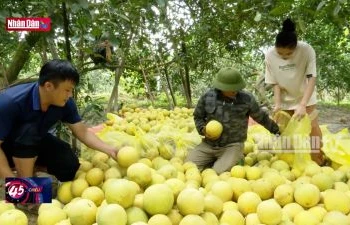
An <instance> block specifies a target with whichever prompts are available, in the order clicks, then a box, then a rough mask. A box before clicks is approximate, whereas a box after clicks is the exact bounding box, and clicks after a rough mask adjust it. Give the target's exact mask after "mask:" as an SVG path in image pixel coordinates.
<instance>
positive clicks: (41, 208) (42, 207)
mask: <svg viewBox="0 0 350 225" xmlns="http://www.w3.org/2000/svg"><path fill="white" fill-rule="evenodd" d="M52 207H57V208H60V209H62V207H63V205H62V203H61V202H60V201H58V200H57V199H52V201H51V203H42V204H40V206H39V209H38V214H40V213H41V212H43V211H44V210H47V209H51V208H52ZM0 214H1V213H0Z"/></svg>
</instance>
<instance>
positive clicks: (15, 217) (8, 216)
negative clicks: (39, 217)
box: [0, 209, 28, 225]
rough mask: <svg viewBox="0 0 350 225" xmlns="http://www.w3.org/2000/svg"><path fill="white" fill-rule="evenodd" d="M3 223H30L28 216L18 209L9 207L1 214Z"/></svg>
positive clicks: (9, 224)
mask: <svg viewBox="0 0 350 225" xmlns="http://www.w3.org/2000/svg"><path fill="white" fill-rule="evenodd" d="M0 224H1V225H28V218H27V216H26V214H24V212H22V211H21V210H18V209H9V210H7V211H5V212H3V213H2V214H1V215H0Z"/></svg>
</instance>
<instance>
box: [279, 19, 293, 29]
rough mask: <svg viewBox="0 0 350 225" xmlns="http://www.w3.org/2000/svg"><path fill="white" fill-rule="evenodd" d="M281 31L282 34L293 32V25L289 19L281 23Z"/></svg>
mask: <svg viewBox="0 0 350 225" xmlns="http://www.w3.org/2000/svg"><path fill="white" fill-rule="evenodd" d="M282 31H284V32H295V23H294V22H293V21H292V20H291V19H289V18H288V19H286V20H285V21H283V26H282Z"/></svg>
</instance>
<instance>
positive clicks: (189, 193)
mask: <svg viewBox="0 0 350 225" xmlns="http://www.w3.org/2000/svg"><path fill="white" fill-rule="evenodd" d="M176 203H177V208H178V209H179V210H180V213H181V214H182V215H189V214H196V215H199V214H201V213H202V212H203V210H204V196H203V194H202V193H201V192H200V191H199V190H197V189H195V188H185V189H183V190H182V191H181V192H180V193H179V195H178V196H177V200H176Z"/></svg>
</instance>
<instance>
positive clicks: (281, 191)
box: [273, 184, 294, 206]
mask: <svg viewBox="0 0 350 225" xmlns="http://www.w3.org/2000/svg"><path fill="white" fill-rule="evenodd" d="M273 197H274V199H275V200H276V202H277V203H278V204H279V205H280V206H285V205H287V204H288V203H292V202H293V201H294V188H293V186H292V185H290V184H281V185H279V186H278V187H277V188H276V189H275V191H274V194H273Z"/></svg>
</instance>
